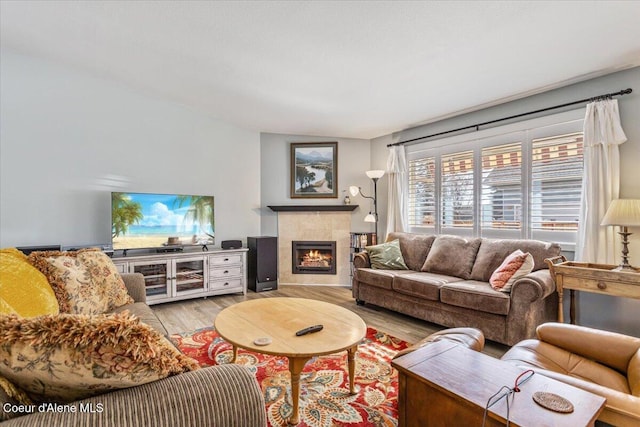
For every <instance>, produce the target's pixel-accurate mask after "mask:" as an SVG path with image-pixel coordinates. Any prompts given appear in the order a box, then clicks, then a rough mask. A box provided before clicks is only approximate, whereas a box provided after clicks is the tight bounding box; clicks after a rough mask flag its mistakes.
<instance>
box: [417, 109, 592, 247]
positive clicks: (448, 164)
mask: <svg viewBox="0 0 640 427" xmlns="http://www.w3.org/2000/svg"><path fill="white" fill-rule="evenodd" d="M583 115H584V112H583V110H576V111H570V112H566V113H560V114H556V115H553V116H548V117H543V118H539V119H533V120H528V121H525V122H520V123H516V124H512V125H506V126H501V127H498V128H493V129H488V130H485V131H480V132H476V133H473V134H467V135H460V136H455V137H451V138H446V139H441V140H438V141H430V142H426V143H422V144H415V145H412V146H409V147H408V148H407V159H408V165H409V174H408V180H409V182H408V184H409V185H408V197H407V200H408V202H407V203H408V206H407V207H408V209H407V211H408V215H409V218H408V219H409V221H408V224H409V226H410V231H413V232H420V231H423V232H435V233H448V234H460V235H469V236H487V237H497V238H501V237H502V238H534V239H542V240H550V241H556V242H558V243H562V244H563V247H565V248H570V246H571V244H572V243H575V238H576V232H577V228H578V216H579V213H580V193H581V186H582V171H583V148H582V147H583V146H582V122H583V119H582V117H583Z"/></svg>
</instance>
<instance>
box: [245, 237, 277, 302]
mask: <svg viewBox="0 0 640 427" xmlns="http://www.w3.org/2000/svg"><path fill="white" fill-rule="evenodd" d="M247 247H248V248H249V252H248V254H247V261H248V265H247V280H248V283H247V286H248V287H249V289H251V290H253V291H256V292H262V291H272V290H274V289H278V238H277V237H270V236H260V237H247Z"/></svg>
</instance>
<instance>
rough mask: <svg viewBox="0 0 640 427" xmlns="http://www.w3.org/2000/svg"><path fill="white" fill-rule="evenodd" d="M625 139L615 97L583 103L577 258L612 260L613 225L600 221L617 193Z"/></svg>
mask: <svg viewBox="0 0 640 427" xmlns="http://www.w3.org/2000/svg"><path fill="white" fill-rule="evenodd" d="M626 140H627V137H626V136H625V134H624V131H623V130H622V126H621V125H620V114H619V112H618V101H617V100H615V99H608V100H604V101H596V102H592V103H590V104H587V113H586V115H585V119H584V175H583V178H582V200H581V206H580V221H579V226H578V238H577V244H576V256H575V259H576V260H577V261H583V262H594V263H604V264H615V263H616V261H615V256H616V253H617V252H619V251H618V249H619V248H618V246H617V245H616V239H615V231H616V230H614V227H605V226H601V225H600V222H601V221H602V218H603V217H604V214H605V213H606V211H607V208H608V207H609V204H610V203H611V201H612V200H613V199H617V198H619V196H620V151H619V145H620V144H622V143H623V142H625V141H626Z"/></svg>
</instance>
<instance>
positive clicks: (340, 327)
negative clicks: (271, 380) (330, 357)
mask: <svg viewBox="0 0 640 427" xmlns="http://www.w3.org/2000/svg"><path fill="white" fill-rule="evenodd" d="M319 324H321V325H323V326H324V328H323V329H322V330H321V331H320V332H315V333H311V334H307V335H303V336H296V331H299V330H300V329H303V328H306V327H308V326H313V325H319ZM214 326H215V329H216V331H218V333H219V334H220V336H221V337H222V338H223V339H224V340H225V341H227V342H229V343H230V344H231V345H232V346H233V361H235V359H236V355H237V351H238V347H241V348H244V349H246V350H251V351H255V352H257V353H265V354H271V355H275V356H284V357H287V358H288V359H289V372H291V397H292V400H293V402H292V406H293V412H292V414H291V418H290V419H289V424H298V422H299V415H298V403H299V397H300V372H302V368H304V365H305V364H306V363H307V361H309V359H311V358H312V357H315V356H322V355H324V354H333V353H337V352H339V351H343V350H347V360H348V363H347V365H348V369H349V390H350V392H351V394H353V393H355V391H354V390H355V389H354V376H355V354H356V351H357V350H358V344H359V343H360V341H362V339H363V338H364V336H365V334H366V332H367V326H366V325H365V323H364V321H363V320H362V319H361V318H360V317H359V316H358V315H357V314H355V313H353V312H352V311H349V310H347V309H346V308H342V307H340V306H337V305H335V304H329V303H326V302H322V301H315V300H310V299H304V298H260V299H256V300H251V301H244V302H241V303H239V304H235V305H232V306H231V307H227V308H225V309H224V310H222V311H221V312H220V314H218V315H217V316H216V319H215V322H214ZM263 337H264V338H270V339H271V343H270V344H268V345H265V346H260V345H256V344H254V341H255V340H256V339H257V338H263Z"/></svg>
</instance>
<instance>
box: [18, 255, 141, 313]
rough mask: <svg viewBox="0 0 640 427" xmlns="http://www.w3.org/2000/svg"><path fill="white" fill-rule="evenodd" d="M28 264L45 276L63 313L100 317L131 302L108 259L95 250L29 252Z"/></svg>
mask: <svg viewBox="0 0 640 427" xmlns="http://www.w3.org/2000/svg"><path fill="white" fill-rule="evenodd" d="M29 262H30V263H31V264H33V265H34V266H35V267H36V268H37V269H38V270H40V271H41V272H42V273H43V274H44V275H45V276H46V277H47V280H48V281H49V283H50V284H51V287H52V288H53V291H54V292H55V294H56V298H57V299H58V304H59V306H60V311H61V312H63V313H74V314H102V313H105V312H107V311H110V310H113V309H114V308H116V307H120V306H122V305H125V304H131V303H133V299H132V298H131V297H130V296H129V293H128V292H127V288H126V287H125V285H124V282H123V281H122V277H120V273H118V270H117V268H116V266H115V265H114V264H113V262H112V261H111V258H109V257H108V256H107V255H106V254H105V253H103V252H102V251H100V250H99V249H95V248H89V249H80V250H79V251H69V252H60V251H48V252H32V253H31V254H29Z"/></svg>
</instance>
